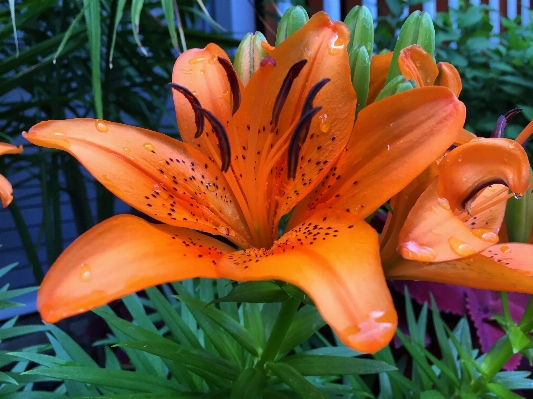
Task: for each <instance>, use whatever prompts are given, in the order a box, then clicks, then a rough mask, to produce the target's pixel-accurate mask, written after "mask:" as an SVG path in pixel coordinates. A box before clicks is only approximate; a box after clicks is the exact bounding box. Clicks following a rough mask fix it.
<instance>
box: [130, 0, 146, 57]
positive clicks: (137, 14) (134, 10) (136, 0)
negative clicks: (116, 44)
mask: <svg viewBox="0 0 533 399" xmlns="http://www.w3.org/2000/svg"><path fill="white" fill-rule="evenodd" d="M143 6H144V0H132V2H131V29H132V30H133V38H134V39H135V43H137V46H139V48H140V49H141V51H142V53H143V54H144V55H145V56H148V53H147V52H146V49H145V48H144V47H143V45H142V43H141V40H140V39H139V24H140V21H141V12H142V9H143Z"/></svg>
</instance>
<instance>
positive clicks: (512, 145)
mask: <svg viewBox="0 0 533 399" xmlns="http://www.w3.org/2000/svg"><path fill="white" fill-rule="evenodd" d="M515 147H516V143H515V142H514V141H513V142H512V143H510V144H509V148H511V149H513V148H515Z"/></svg>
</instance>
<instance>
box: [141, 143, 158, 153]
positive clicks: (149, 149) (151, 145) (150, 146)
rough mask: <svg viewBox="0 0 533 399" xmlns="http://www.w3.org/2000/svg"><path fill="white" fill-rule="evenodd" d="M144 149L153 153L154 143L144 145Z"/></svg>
mask: <svg viewBox="0 0 533 399" xmlns="http://www.w3.org/2000/svg"><path fill="white" fill-rule="evenodd" d="M143 147H144V148H145V149H147V150H148V151H153V150H154V149H155V147H154V146H153V144H152V143H144V145H143Z"/></svg>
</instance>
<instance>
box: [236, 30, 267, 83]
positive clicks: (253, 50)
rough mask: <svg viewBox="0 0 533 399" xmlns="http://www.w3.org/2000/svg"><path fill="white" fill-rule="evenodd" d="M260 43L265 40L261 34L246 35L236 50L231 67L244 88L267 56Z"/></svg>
mask: <svg viewBox="0 0 533 399" xmlns="http://www.w3.org/2000/svg"><path fill="white" fill-rule="evenodd" d="M262 41H266V38H265V36H264V35H263V34H262V33H261V32H255V33H247V34H246V36H244V39H242V41H241V43H240V44H239V47H238V48H237V54H235V62H234V63H233V67H234V68H235V72H237V76H238V77H239V79H240V80H241V82H242V84H243V85H245V86H246V84H247V83H248V81H249V80H250V78H251V77H252V75H253V74H254V72H255V71H257V70H258V69H259V66H260V64H261V60H262V59H263V57H265V56H266V55H267V54H268V53H267V52H266V51H265V50H264V49H263V47H262V46H261V42H262Z"/></svg>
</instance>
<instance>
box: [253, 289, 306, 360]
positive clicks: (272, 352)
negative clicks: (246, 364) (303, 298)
mask: <svg viewBox="0 0 533 399" xmlns="http://www.w3.org/2000/svg"><path fill="white" fill-rule="evenodd" d="M299 306H300V300H299V299H296V298H293V297H291V298H289V299H287V300H286V301H285V302H283V304H282V305H281V309H280V311H279V314H278V318H277V320H276V323H275V324H274V327H273V328H272V332H271V333H270V336H269V337H268V341H267V343H266V345H265V348H264V350H263V353H262V354H261V358H260V359H259V361H258V362H257V365H256V368H257V369H259V370H261V369H262V368H263V366H264V365H265V363H266V362H271V361H273V360H274V359H275V358H276V355H277V354H278V350H279V348H280V347H281V344H282V343H283V339H284V338H285V335H286V334H287V331H289V327H290V326H291V323H292V320H293V319H294V316H295V315H296V311H297V310H298V307H299Z"/></svg>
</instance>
